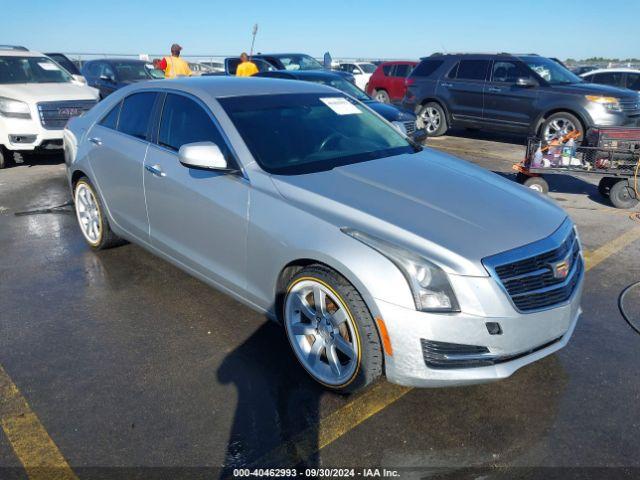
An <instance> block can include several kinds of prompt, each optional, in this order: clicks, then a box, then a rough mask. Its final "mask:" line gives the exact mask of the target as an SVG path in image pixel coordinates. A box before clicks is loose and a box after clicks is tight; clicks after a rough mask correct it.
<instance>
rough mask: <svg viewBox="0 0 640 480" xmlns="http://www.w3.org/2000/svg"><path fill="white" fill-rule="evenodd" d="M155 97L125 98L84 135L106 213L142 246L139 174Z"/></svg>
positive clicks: (144, 212) (143, 225)
mask: <svg viewBox="0 0 640 480" xmlns="http://www.w3.org/2000/svg"><path fill="white" fill-rule="evenodd" d="M157 95H158V94H157V93H155V92H141V93H134V94H131V95H129V96H128V97H126V98H124V100H122V101H121V102H119V103H118V104H117V105H116V106H115V107H113V108H112V109H111V111H110V112H109V113H108V114H107V115H106V116H105V117H104V118H103V119H102V120H101V121H100V122H98V123H97V124H96V125H94V126H93V127H92V128H91V130H90V131H89V134H88V138H89V142H90V144H91V151H90V152H89V163H90V165H91V169H92V170H93V173H94V180H95V182H96V184H97V186H98V189H99V190H100V194H101V195H102V198H103V199H104V201H105V204H106V207H107V209H108V210H109V212H110V213H111V216H112V217H113V220H114V222H115V223H116V224H117V226H118V227H119V228H120V229H121V230H123V231H124V232H126V233H127V234H128V235H130V236H134V237H136V238H137V239H139V240H141V241H145V242H147V241H148V234H149V223H148V219H147V210H146V206H145V198H144V190H143V184H142V182H143V176H142V172H143V168H144V167H143V166H144V158H145V155H146V154H147V149H148V147H149V141H148V140H149V138H150V137H149V135H150V132H151V129H150V126H151V122H150V119H151V114H152V111H153V109H154V106H155V102H156V98H157ZM116 116H117V122H115V123H114V122H113V119H114V117H116Z"/></svg>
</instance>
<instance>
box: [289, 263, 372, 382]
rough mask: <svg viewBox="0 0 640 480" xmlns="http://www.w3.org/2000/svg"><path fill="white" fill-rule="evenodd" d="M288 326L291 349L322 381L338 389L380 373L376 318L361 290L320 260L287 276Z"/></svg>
mask: <svg viewBox="0 0 640 480" xmlns="http://www.w3.org/2000/svg"><path fill="white" fill-rule="evenodd" d="M283 318H284V326H285V330H286V334H287V338H288V339H289V343H290V344H291V348H292V349H293V352H294V354H295V356H296V358H297V359H298V361H299V362H300V364H301V365H302V367H303V368H304V369H305V370H306V371H307V373H308V374H309V375H310V376H311V377H312V378H313V379H314V380H315V381H317V382H318V383H320V384H322V385H323V386H325V387H327V388H329V389H331V390H334V391H338V392H343V393H350V392H354V391H356V390H359V389H361V388H363V387H365V386H367V385H369V384H370V383H372V382H373V381H375V380H376V379H377V378H378V377H380V375H381V374H382V358H383V357H382V350H381V346H380V339H379V337H378V332H377V330H376V327H375V324H374V321H373V318H372V317H371V313H369V309H368V308H367V306H366V304H365V303H364V301H363V300H362V297H361V296H360V294H359V293H358V291H357V290H356V289H355V288H354V287H353V285H351V284H350V283H349V282H348V281H347V280H346V279H345V278H343V277H342V276H340V275H339V274H337V273H336V272H335V271H333V270H331V269H329V268H327V267H324V266H322V265H311V266H309V267H307V268H304V269H303V270H301V271H300V272H299V273H298V274H296V275H295V276H294V277H293V278H292V279H291V280H290V282H289V285H288V288H287V293H286V296H285V299H284V309H283Z"/></svg>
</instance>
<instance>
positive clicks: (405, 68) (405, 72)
mask: <svg viewBox="0 0 640 480" xmlns="http://www.w3.org/2000/svg"><path fill="white" fill-rule="evenodd" d="M411 69H412V65H410V64H408V63H399V64H397V65H395V66H394V67H393V69H392V70H391V78H390V79H389V84H390V86H389V90H390V91H389V96H390V97H391V100H392V101H394V102H395V101H399V100H402V97H404V92H405V91H406V89H407V87H406V86H405V83H404V82H405V79H406V78H407V77H408V76H409V74H410V73H411Z"/></svg>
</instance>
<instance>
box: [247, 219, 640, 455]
mask: <svg viewBox="0 0 640 480" xmlns="http://www.w3.org/2000/svg"><path fill="white" fill-rule="evenodd" d="M638 239H640V227H634V228H632V229H631V230H628V231H626V232H625V233H623V234H622V235H620V236H619V237H617V238H615V239H613V240H611V241H610V242H608V243H606V244H605V245H603V246H601V247H600V248H598V249H596V250H594V251H593V252H589V253H586V254H585V261H586V267H585V270H586V271H589V270H591V269H592V268H593V267H595V266H596V265H598V264H600V263H602V262H603V261H604V260H606V259H607V258H609V257H610V256H611V255H613V254H614V253H616V252H617V251H618V250H620V249H622V248H623V247H625V246H627V245H629V244H630V243H632V242H634V241H636V240H638ZM411 390H413V388H411V387H401V386H399V385H393V384H390V383H385V382H381V383H379V384H376V385H374V386H373V387H372V388H371V389H369V390H367V391H366V392H365V393H364V394H362V395H360V396H358V397H357V398H355V399H354V400H352V401H351V402H349V403H348V404H346V405H345V406H343V407H341V408H339V409H338V410H336V411H335V412H333V413H331V414H329V415H327V417H325V418H323V419H321V420H320V422H319V424H318V425H317V427H314V426H311V427H309V428H308V429H306V430H303V431H302V432H301V433H299V434H298V435H296V436H294V438H293V439H291V440H289V441H288V442H286V443H284V444H283V445H281V446H279V447H278V448H276V449H275V450H273V451H271V452H269V453H268V454H267V455H265V456H264V457H262V458H260V459H259V460H258V461H257V462H255V465H256V466H260V465H269V464H272V463H274V462H277V461H278V460H280V461H282V459H285V458H288V457H289V456H290V455H291V454H292V453H293V452H295V457H296V458H297V459H307V458H309V457H310V456H311V455H313V454H314V453H316V452H318V451H319V450H321V449H323V448H324V447H326V446H327V445H329V444H331V443H333V442H334V441H336V440H337V439H339V438H340V437H342V436H343V435H345V434H346V433H348V432H349V431H350V430H353V429H354V428H355V427H357V426H358V425H360V424H361V423H362V422H364V421H365V420H367V419H368V418H370V417H372V416H374V415H375V414H377V413H378V412H380V411H382V410H384V409H385V408H386V407H388V406H389V405H391V404H393V403H395V402H396V401H398V400H400V399H401V398H402V397H404V396H405V395H406V394H407V393H409V392H410V391H411Z"/></svg>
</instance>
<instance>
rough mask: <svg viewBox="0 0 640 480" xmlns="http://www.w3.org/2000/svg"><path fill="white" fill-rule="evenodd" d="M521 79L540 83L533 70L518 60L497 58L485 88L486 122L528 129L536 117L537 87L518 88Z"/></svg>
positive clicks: (538, 91)
mask: <svg viewBox="0 0 640 480" xmlns="http://www.w3.org/2000/svg"><path fill="white" fill-rule="evenodd" d="M518 78H528V79H531V80H533V81H535V82H536V83H537V80H536V79H535V78H534V76H533V74H532V73H531V71H530V70H529V68H528V67H527V66H526V65H525V64H524V63H522V62H519V61H518V60H510V59H495V60H494V61H493V63H492V66H491V75H490V78H489V81H488V82H487V83H486V85H485V89H484V121H485V122H487V123H492V124H496V125H504V126H505V127H508V128H515V129H528V128H529V125H531V122H533V120H534V117H535V115H536V110H535V108H534V107H535V102H536V99H537V98H538V95H539V94H540V89H539V87H537V86H529V87H523V86H518V85H517V81H518Z"/></svg>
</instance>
